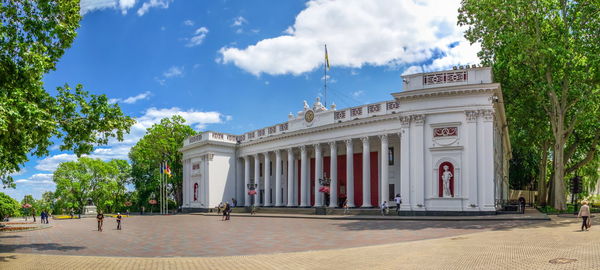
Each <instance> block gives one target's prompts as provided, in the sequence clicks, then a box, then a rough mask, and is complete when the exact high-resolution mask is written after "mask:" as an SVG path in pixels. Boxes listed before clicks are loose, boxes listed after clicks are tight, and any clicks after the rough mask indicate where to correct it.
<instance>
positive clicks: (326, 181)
mask: <svg viewBox="0 0 600 270" xmlns="http://www.w3.org/2000/svg"><path fill="white" fill-rule="evenodd" d="M319 184H320V185H321V188H319V192H323V193H324V194H325V198H324V199H325V204H324V207H325V206H327V205H329V190H330V188H329V185H330V184H331V178H328V177H327V174H325V173H324V174H323V178H320V179H319ZM336 204H337V203H336Z"/></svg>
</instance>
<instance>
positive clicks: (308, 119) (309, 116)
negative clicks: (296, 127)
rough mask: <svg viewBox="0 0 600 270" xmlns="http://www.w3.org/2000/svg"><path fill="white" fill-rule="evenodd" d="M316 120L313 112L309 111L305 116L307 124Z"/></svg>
mask: <svg viewBox="0 0 600 270" xmlns="http://www.w3.org/2000/svg"><path fill="white" fill-rule="evenodd" d="M314 119H315V112H313V111H312V110H308V111H306V114H304V120H306V122H309V123H310V122H312V121H313V120H314Z"/></svg>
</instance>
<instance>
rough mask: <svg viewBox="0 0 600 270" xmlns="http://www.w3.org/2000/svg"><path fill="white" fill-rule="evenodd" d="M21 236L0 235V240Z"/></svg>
mask: <svg viewBox="0 0 600 270" xmlns="http://www.w3.org/2000/svg"><path fill="white" fill-rule="evenodd" d="M21 237H23V236H20V235H1V236H0V239H7V238H21Z"/></svg>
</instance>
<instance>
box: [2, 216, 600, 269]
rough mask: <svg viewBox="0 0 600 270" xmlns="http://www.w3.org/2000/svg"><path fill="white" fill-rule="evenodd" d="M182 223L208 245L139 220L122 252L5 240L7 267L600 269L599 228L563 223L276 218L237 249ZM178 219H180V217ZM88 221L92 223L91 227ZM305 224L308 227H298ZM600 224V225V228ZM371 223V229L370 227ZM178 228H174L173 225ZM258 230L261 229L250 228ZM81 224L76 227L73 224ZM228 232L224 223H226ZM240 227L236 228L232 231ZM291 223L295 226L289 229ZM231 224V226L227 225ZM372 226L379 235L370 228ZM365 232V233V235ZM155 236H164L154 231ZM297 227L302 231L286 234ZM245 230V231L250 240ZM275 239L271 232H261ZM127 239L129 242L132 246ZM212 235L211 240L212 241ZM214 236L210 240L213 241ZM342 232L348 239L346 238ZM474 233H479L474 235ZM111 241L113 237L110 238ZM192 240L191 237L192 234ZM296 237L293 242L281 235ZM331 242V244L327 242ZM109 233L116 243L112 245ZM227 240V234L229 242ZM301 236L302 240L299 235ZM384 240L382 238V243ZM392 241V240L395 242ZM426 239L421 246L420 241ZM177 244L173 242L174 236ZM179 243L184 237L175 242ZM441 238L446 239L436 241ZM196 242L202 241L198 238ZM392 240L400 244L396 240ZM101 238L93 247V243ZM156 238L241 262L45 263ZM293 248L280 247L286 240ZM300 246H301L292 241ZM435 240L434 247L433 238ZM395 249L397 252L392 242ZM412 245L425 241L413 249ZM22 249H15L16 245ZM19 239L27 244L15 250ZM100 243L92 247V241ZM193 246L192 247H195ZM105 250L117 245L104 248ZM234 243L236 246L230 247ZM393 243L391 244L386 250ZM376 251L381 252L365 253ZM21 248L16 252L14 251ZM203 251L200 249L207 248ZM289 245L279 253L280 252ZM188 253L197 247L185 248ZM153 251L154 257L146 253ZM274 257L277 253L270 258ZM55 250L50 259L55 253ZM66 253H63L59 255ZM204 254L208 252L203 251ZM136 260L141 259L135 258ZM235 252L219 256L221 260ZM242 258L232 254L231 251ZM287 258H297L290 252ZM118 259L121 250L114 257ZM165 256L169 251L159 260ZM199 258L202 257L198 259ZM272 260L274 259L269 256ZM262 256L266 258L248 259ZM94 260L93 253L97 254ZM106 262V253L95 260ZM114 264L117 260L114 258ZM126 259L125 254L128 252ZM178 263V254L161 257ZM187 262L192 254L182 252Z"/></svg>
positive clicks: (81, 238) (206, 224)
mask: <svg viewBox="0 0 600 270" xmlns="http://www.w3.org/2000/svg"><path fill="white" fill-rule="evenodd" d="M181 217H182V219H171V220H174V221H177V222H175V224H180V225H181V227H189V228H194V229H196V230H195V231H194V232H195V235H199V236H198V237H186V236H183V237H181V236H180V235H181V234H182V233H180V232H182V231H180V230H177V232H176V233H166V236H162V235H153V234H151V232H152V230H157V231H154V232H162V229H168V228H164V227H163V226H164V225H161V224H162V223H161V222H166V221H168V220H169V219H162V217H161V218H157V219H152V218H150V219H145V217H144V218H139V219H138V220H139V223H140V225H139V226H140V227H144V225H141V224H145V223H151V225H152V226H146V227H144V228H148V229H149V230H151V231H148V232H144V233H141V234H140V233H139V232H138V233H136V234H132V235H137V236H138V237H142V241H139V242H135V241H132V242H130V241H122V244H120V245H111V244H114V243H118V242H111V240H109V239H111V238H112V236H114V235H116V234H109V233H106V232H110V231H108V230H107V231H105V232H104V233H98V232H93V233H92V232H90V231H89V230H88V231H85V230H81V231H83V232H86V233H87V235H78V238H77V239H74V238H69V243H70V245H71V246H70V247H69V248H64V246H63V245H59V244H54V246H51V245H50V243H41V244H40V243H33V242H28V241H32V239H36V240H39V239H62V238H61V237H64V235H58V236H56V235H50V236H48V237H40V236H35V235H28V236H31V237H22V238H18V237H6V236H10V235H8V234H1V235H0V251H1V252H3V253H0V269H332V268H343V269H600V256H598V254H600V241H599V240H598V239H600V230H598V229H596V227H593V228H592V230H591V231H589V232H578V231H577V227H578V223H577V220H575V219H568V218H555V219H554V220H553V221H551V222H537V223H535V222H531V223H528V224H529V225H526V226H521V225H523V223H522V222H518V223H515V222H511V223H512V224H497V225H495V226H491V225H490V224H489V223H485V224H486V225H482V226H477V224H471V223H460V224H457V223H456V222H454V223H444V224H435V223H437V222H435V223H431V222H429V223H423V222H416V224H411V223H405V222H402V224H398V223H395V222H389V221H388V222H387V223H388V224H391V225H387V226H386V225H382V224H380V223H377V222H375V224H370V225H368V224H362V225H360V226H359V225H358V224H353V223H354V221H351V222H349V221H344V222H341V223H338V222H337V221H335V222H332V221H329V222H323V221H320V222H316V223H313V222H303V223H305V224H303V225H302V226H296V225H297V224H286V223H285V222H284V223H279V222H278V221H275V220H269V219H264V218H263V219H259V218H257V219H256V220H253V221H250V220H249V219H245V220H247V221H246V222H244V223H240V224H239V226H236V225H233V226H230V227H228V229H229V230H227V231H228V232H231V233H232V234H233V232H236V235H242V234H243V233H248V232H250V231H252V232H255V231H256V230H257V228H258V229H267V228H270V227H273V228H274V229H273V230H271V232H276V233H275V234H274V235H273V234H269V233H256V234H255V235H253V236H252V237H248V238H243V239H238V240H239V241H241V242H242V243H245V245H244V244H242V245H240V243H239V241H238V242H237V243H235V244H233V245H238V246H243V248H239V249H232V248H230V246H229V245H228V244H227V243H229V242H227V241H228V239H226V238H227V237H223V236H220V235H223V234H221V233H218V230H217V232H214V230H212V228H211V225H210V224H213V222H212V221H211V220H195V219H192V220H191V221H192V222H193V223H194V226H188V225H186V223H187V222H188V221H189V220H187V218H188V217H183V216H181ZM171 218H176V217H171ZM84 221H85V220H84ZM196 221H198V222H201V224H202V226H201V227H202V228H203V229H202V230H198V229H197V228H196V227H198V226H197V225H198V224H196ZM292 221H293V222H298V220H292ZM598 221H600V220H599V219H598V218H596V219H595V220H594V223H595V222H598ZM360 222H363V221H360ZM128 223H129V224H130V230H131V231H132V232H134V231H135V230H134V229H133V228H136V227H137V226H138V225H137V224H138V222H137V221H134V218H132V219H131V220H128ZM167 223H170V222H167ZM249 223H252V225H256V226H258V227H256V226H249ZM68 224H72V225H68ZM216 224H218V223H216ZM231 224H234V223H229V224H227V226H229V225H231ZM286 225H288V226H287V227H286ZM79 226H89V224H88V223H81V224H76V223H65V224H61V225H57V226H56V227H55V228H52V229H48V230H45V231H47V232H51V231H55V233H57V232H62V231H71V232H72V231H77V230H78V227H79ZM219 226H221V225H219ZM370 226H373V228H377V229H369V228H370ZM359 227H365V228H363V229H362V230H358V229H356V228H359ZM152 228H154V229H152ZM284 228H293V229H291V230H290V229H287V230H286V229H284ZM350 228H355V230H351V229H350ZM239 230H242V231H241V232H240V231H239ZM261 231H267V232H269V231H268V230H261ZM124 232H126V231H122V232H118V233H121V234H120V235H117V236H119V237H120V238H121V239H124V240H126V239H127V237H128V236H127V235H128V234H126V233H124ZM202 232H204V233H202ZM206 232H209V233H206ZM340 232H341V233H340ZM469 232H473V233H470V234H469ZM31 233H34V232H26V233H19V234H18V235H24V234H31ZM105 233H106V234H105ZM183 233H186V231H183ZM280 233H284V234H285V233H287V234H288V236H287V237H286V236H285V235H284V236H283V237H279V236H278V234H280ZM321 233H322V234H323V235H324V237H326V238H321V236H319V234H321ZM338 233H340V235H342V236H343V235H345V234H349V235H351V236H352V238H353V240H350V241H348V240H346V239H345V238H344V237H341V236H340V235H338ZM105 235H108V239H107V238H106V237H107V236H105ZM225 235H226V236H227V234H225ZM291 235H293V236H294V237H290V236H291ZM374 235H376V237H374ZM386 235H387V238H386ZM419 236H420V238H419ZM425 236H427V237H425ZM168 237H171V238H168ZM173 237H175V238H176V239H173ZM435 237H443V238H438V239H431V238H435ZM188 238H192V240H189V239H188ZM194 238H195V239H207V238H212V239H214V240H216V241H213V242H212V244H211V245H214V246H212V248H210V247H211V246H208V247H207V246H204V245H203V244H202V243H197V241H194V240H193V239H194ZM261 238H262V239H269V241H268V242H269V243H268V244H265V243H261V242H257V239H261ZM389 238H391V240H390V239H389ZM90 239H92V240H90ZM149 239H152V240H156V239H163V240H167V239H170V240H169V243H170V245H176V244H177V243H180V244H181V245H183V244H182V243H187V244H189V245H191V246H190V247H182V246H173V247H172V250H171V251H170V252H169V253H171V252H176V251H177V250H178V249H177V248H179V250H181V248H184V250H187V249H192V250H193V251H196V253H198V254H196V255H191V256H220V255H232V254H233V255H236V256H228V257H175V258H140V257H128V258H124V257H98V256H84V257H82V256H56V255H40V253H51V254H82V253H83V254H86V255H88V254H89V252H90V250H94V251H102V247H109V246H112V247H113V249H111V250H113V251H118V250H121V251H124V252H125V251H127V250H136V251H135V252H139V253H138V255H129V256H155V254H156V253H157V251H156V250H154V249H139V248H138V247H134V246H129V245H130V243H136V244H138V245H139V243H143V244H144V245H148V244H149V241H151V240H149ZM272 239H275V240H281V241H282V242H284V244H283V245H280V243H278V242H277V241H271V240H272ZM290 239H294V240H293V241H291V240H290ZM423 239H426V240H423ZM324 240H325V241H329V243H342V244H343V246H354V248H344V249H339V247H335V246H334V249H329V247H331V245H324V244H322V242H323V241H324ZM384 240H385V241H387V243H392V244H385V241H384ZM408 240H417V241H412V242H407V241H408ZM8 241H13V242H12V244H7V242H8ZM14 241H17V242H14ZM18 241H21V244H22V245H25V247H23V248H24V250H29V253H26V252H25V251H22V250H19V249H18V248H15V246H16V245H19V244H18ZM90 241H91V242H90ZM186 241H187V242H186ZM98 242H109V244H101V243H98ZM230 242H231V243H234V242H236V241H230ZM82 243H83V244H86V243H87V245H85V246H82V247H83V248H77V247H78V246H77V245H78V244H82ZM290 243H294V244H296V246H295V247H294V249H300V250H313V249H314V251H303V252H291V251H297V250H291V248H287V247H288V246H287V244H290ZM381 244H383V245H381ZM365 245H373V246H365ZM7 246H9V247H11V246H12V247H13V248H7ZM198 247H200V248H198ZM278 247H279V248H278ZM185 248H187V249H185ZM140 250H145V251H140ZM269 250H273V251H272V252H269ZM48 251H49V252H48ZM58 251H60V252H58ZM201 251H204V252H201ZM127 252H129V253H127V254H131V252H132V251H127ZM223 252H224V253H226V254H218V253H223ZM229 252H232V253H229ZM282 252H287V253H282ZM111 253H112V252H111ZM158 253H160V252H158ZM190 253H194V252H190ZM262 253H269V254H262ZM248 254H259V255H248ZM89 255H92V254H89ZM95 255H102V254H95ZM109 256H110V255H109ZM117 256H124V254H120V255H117ZM161 256H168V255H161ZM177 256H183V255H181V254H178V255H177ZM555 258H572V259H576V260H577V261H575V262H573V263H570V264H563V265H559V264H550V263H549V261H550V260H551V259H555Z"/></svg>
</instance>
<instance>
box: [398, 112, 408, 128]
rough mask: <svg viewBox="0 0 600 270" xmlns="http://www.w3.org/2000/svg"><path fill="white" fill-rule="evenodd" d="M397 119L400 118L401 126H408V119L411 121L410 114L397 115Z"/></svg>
mask: <svg viewBox="0 0 600 270" xmlns="http://www.w3.org/2000/svg"><path fill="white" fill-rule="evenodd" d="M398 119H399V120H400V126H401V127H409V126H410V121H411V117H410V115H406V116H400V117H398Z"/></svg>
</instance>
